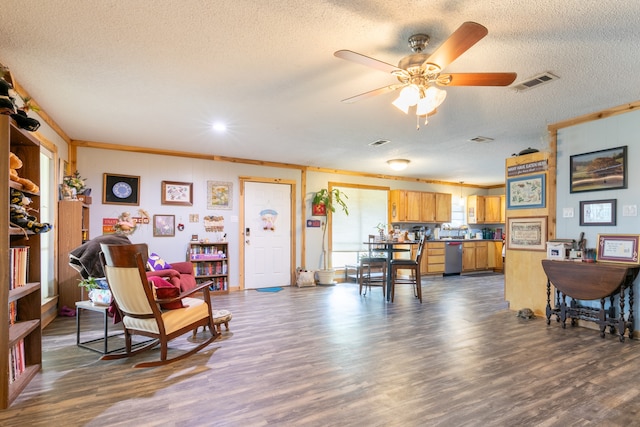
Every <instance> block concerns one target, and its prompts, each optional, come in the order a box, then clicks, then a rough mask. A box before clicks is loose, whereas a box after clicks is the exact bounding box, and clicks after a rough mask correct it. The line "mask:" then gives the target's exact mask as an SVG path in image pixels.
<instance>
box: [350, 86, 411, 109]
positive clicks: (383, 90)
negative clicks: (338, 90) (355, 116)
mask: <svg viewBox="0 0 640 427" xmlns="http://www.w3.org/2000/svg"><path fill="white" fill-rule="evenodd" d="M403 86H405V85H389V86H385V87H381V88H378V89H374V90H370V91H369V92H364V93H361V94H360V95H355V96H352V97H350V98H346V99H343V100H342V101H341V102H344V103H346V104H351V103H353V102H356V101H360V100H361V99H366V98H371V97H373V96H377V95H382V94H383V93H387V92H393V91H394V90H396V89H400V88H401V87H403Z"/></svg>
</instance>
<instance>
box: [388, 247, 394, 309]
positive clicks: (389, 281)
mask: <svg viewBox="0 0 640 427" xmlns="http://www.w3.org/2000/svg"><path fill="white" fill-rule="evenodd" d="M392 249H393V246H392V245H387V301H391V258H392V257H393V251H392Z"/></svg>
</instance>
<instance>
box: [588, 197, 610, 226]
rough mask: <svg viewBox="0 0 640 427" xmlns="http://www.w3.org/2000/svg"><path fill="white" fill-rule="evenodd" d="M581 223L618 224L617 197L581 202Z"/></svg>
mask: <svg viewBox="0 0 640 427" xmlns="http://www.w3.org/2000/svg"><path fill="white" fill-rule="evenodd" d="M580 225H616V199H609V200H590V201H582V202H580Z"/></svg>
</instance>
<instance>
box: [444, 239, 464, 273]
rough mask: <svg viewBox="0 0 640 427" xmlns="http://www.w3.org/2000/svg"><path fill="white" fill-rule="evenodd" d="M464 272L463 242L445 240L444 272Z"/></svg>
mask: <svg viewBox="0 0 640 427" xmlns="http://www.w3.org/2000/svg"><path fill="white" fill-rule="evenodd" d="M461 272H462V242H457V241H456V242H445V244H444V274H445V275H448V274H460V273H461Z"/></svg>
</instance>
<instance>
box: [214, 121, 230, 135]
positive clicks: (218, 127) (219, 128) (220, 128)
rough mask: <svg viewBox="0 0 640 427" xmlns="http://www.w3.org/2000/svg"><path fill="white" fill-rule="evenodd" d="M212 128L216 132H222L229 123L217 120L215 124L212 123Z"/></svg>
mask: <svg viewBox="0 0 640 427" xmlns="http://www.w3.org/2000/svg"><path fill="white" fill-rule="evenodd" d="M211 128H212V129H213V130H214V131H216V132H219V133H222V132H225V131H226V130H227V125H225V124H224V123H222V122H215V123H214V124H213V125H211Z"/></svg>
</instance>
